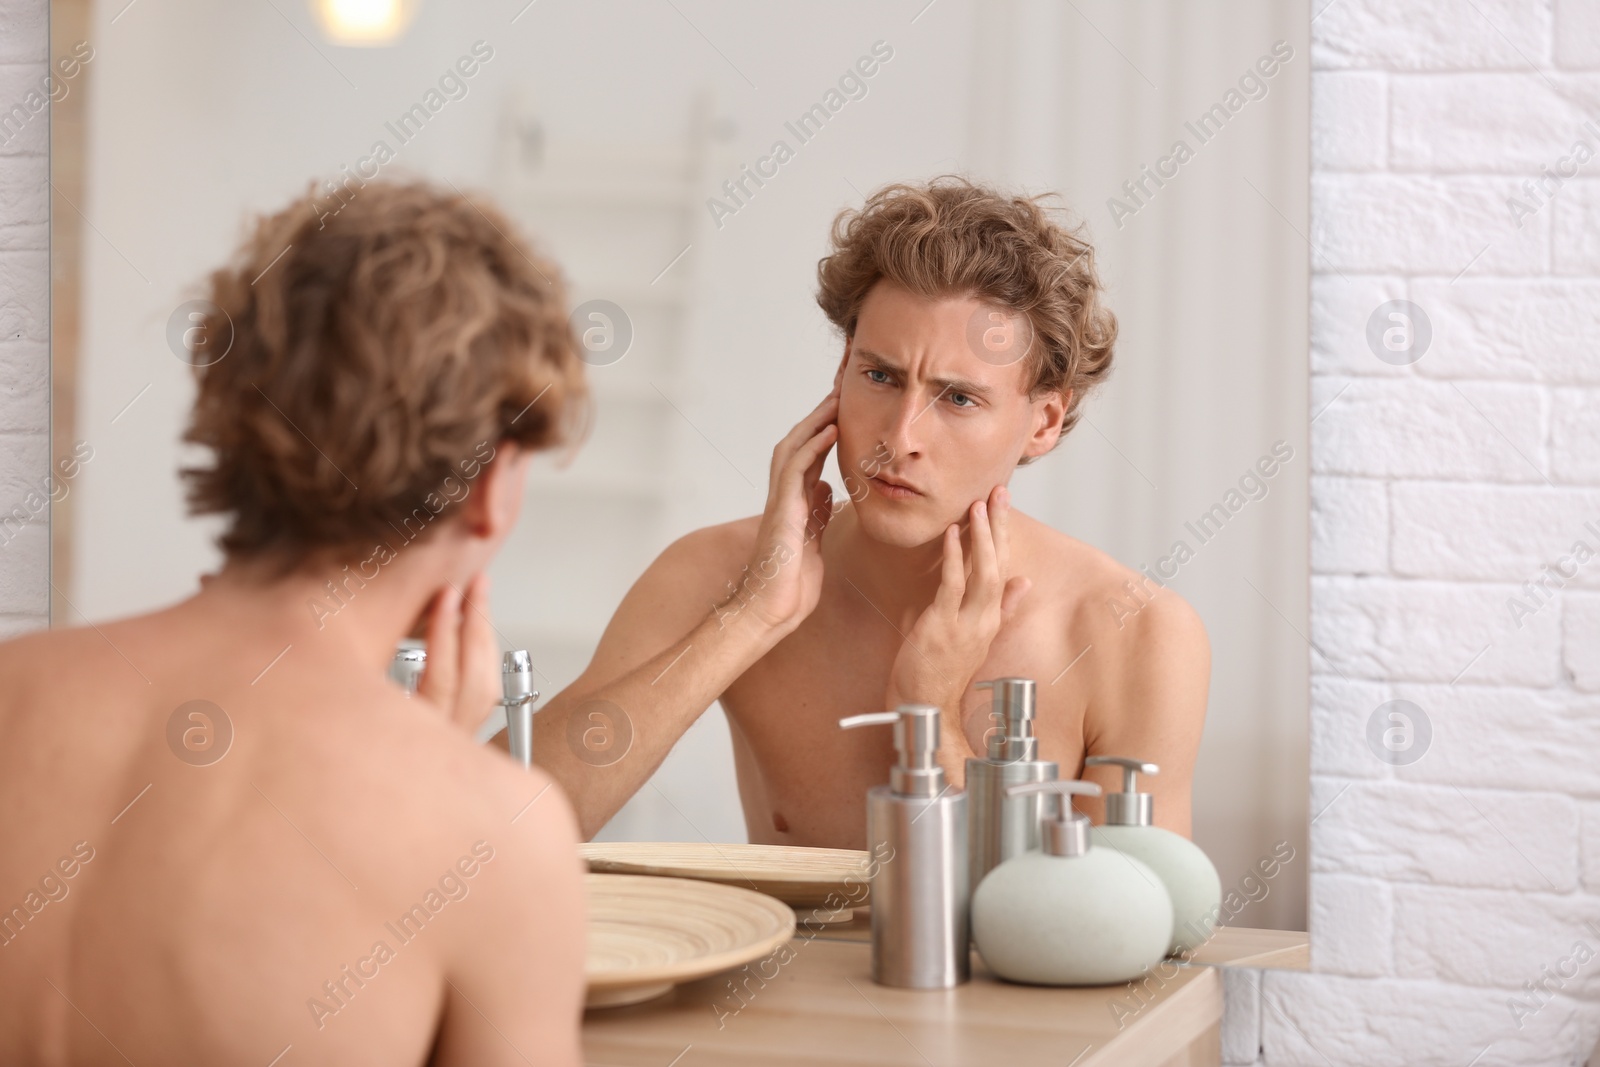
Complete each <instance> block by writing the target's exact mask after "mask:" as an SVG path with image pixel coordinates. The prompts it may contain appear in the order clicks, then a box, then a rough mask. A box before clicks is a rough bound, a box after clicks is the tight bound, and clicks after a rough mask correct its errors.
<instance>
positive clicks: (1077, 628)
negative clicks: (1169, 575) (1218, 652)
mask: <svg viewBox="0 0 1600 1067" xmlns="http://www.w3.org/2000/svg"><path fill="white" fill-rule="evenodd" d="M1012 522H1013V527H1012V530H1013V532H1012V560H1013V569H1014V570H1015V569H1019V568H1025V571H1024V573H1026V574H1027V576H1028V577H1029V578H1031V579H1032V580H1033V583H1034V589H1033V591H1032V592H1030V593H1029V594H1028V598H1029V599H1030V600H1032V599H1033V598H1034V597H1039V598H1040V601H1042V602H1045V603H1048V604H1050V605H1051V606H1052V607H1054V608H1055V609H1056V610H1058V611H1060V612H1061V616H1062V617H1061V622H1062V623H1063V624H1064V625H1066V626H1067V627H1068V628H1070V629H1071V630H1072V631H1074V632H1075V633H1076V634H1078V635H1081V636H1082V637H1083V638H1084V639H1086V640H1088V641H1091V642H1092V641H1097V640H1098V641H1101V642H1103V643H1104V644H1105V646H1106V647H1107V648H1113V647H1119V646H1120V647H1124V648H1127V647H1130V646H1133V645H1149V644H1151V643H1156V644H1160V645H1164V646H1167V645H1172V644H1177V645H1185V646H1192V645H1194V644H1195V643H1196V642H1198V643H1199V644H1200V645H1202V646H1203V647H1207V648H1209V645H1207V644H1206V633H1205V624H1204V623H1203V622H1201V620H1200V615H1199V613H1198V612H1196V611H1195V609H1194V607H1193V606H1192V605H1191V604H1190V603H1189V602H1188V601H1187V600H1186V599H1184V597H1183V596H1182V595H1181V594H1180V593H1178V592H1177V591H1176V590H1174V589H1172V588H1171V587H1169V586H1164V585H1161V584H1159V583H1158V582H1157V581H1156V580H1155V579H1153V578H1151V577H1149V576H1148V575H1146V574H1144V573H1142V572H1140V571H1137V570H1134V569H1133V568H1132V567H1129V566H1127V565H1126V564H1124V563H1122V562H1120V561H1119V560H1117V559H1116V558H1115V557H1113V556H1112V555H1111V554H1110V553H1108V552H1106V551H1104V550H1102V549H1099V548H1096V547H1095V546H1093V545H1091V544H1088V543H1086V542H1084V541H1080V540H1078V539H1077V538H1075V537H1071V536H1069V535H1067V534H1064V533H1062V532H1061V531H1059V530H1056V529H1054V528H1052V527H1050V526H1047V525H1045V524H1044V523H1042V522H1040V521H1038V520H1037V519H1034V518H1032V517H1031V516H1028V515H1025V514H1023V513H1021V512H1020V511H1013V512H1012ZM1019 548H1020V549H1022V550H1023V552H1022V553H1020V554H1019V552H1018V549H1019Z"/></svg>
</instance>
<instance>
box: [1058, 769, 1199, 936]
mask: <svg viewBox="0 0 1600 1067" xmlns="http://www.w3.org/2000/svg"><path fill="white" fill-rule="evenodd" d="M1083 762H1084V765H1085V766H1087V767H1098V766H1116V767H1121V768H1122V792H1120V793H1109V794H1107V795H1106V824H1105V825H1104V826H1097V827H1095V828H1094V830H1093V831H1092V833H1091V836H1092V837H1093V838H1094V843H1095V844H1097V845H1105V846H1107V847H1108V848H1114V849H1116V850H1117V851H1119V852H1122V853H1123V854H1125V855H1128V856H1133V857H1135V858H1137V859H1140V860H1142V861H1144V863H1145V864H1146V865H1147V866H1148V867H1150V868H1151V869H1152V870H1154V871H1155V872H1156V874H1158V875H1160V877H1161V881H1162V882H1163V883H1165V885H1166V887H1167V894H1168V895H1169V896H1171V897H1172V944H1171V945H1170V946H1169V947H1168V952H1169V953H1180V952H1191V951H1193V950H1194V949H1195V948H1197V947H1199V946H1200V945H1202V944H1204V943H1205V941H1206V940H1207V939H1209V938H1210V937H1211V932H1212V930H1213V929H1215V926H1216V921H1217V918H1218V917H1219V916H1220V915H1221V914H1222V910H1221V904H1222V879H1220V878H1218V877H1217V868H1216V867H1215V866H1213V865H1212V863H1211V860H1210V859H1209V858H1208V857H1207V856H1206V854H1205V853H1204V852H1202V851H1201V850H1200V846H1199V845H1196V844H1195V843H1194V842H1193V841H1190V840H1189V839H1188V838H1187V837H1184V836H1183V835H1182V834H1175V833H1173V832H1172V831H1171V830H1167V829H1164V828H1162V827H1160V826H1154V825H1152V823H1151V820H1152V818H1153V817H1154V813H1155V807H1154V801H1153V798H1152V797H1151V796H1150V794H1149V793H1140V792H1137V791H1136V786H1137V782H1136V781H1135V779H1136V777H1137V776H1138V775H1140V774H1156V773H1158V772H1160V770H1161V768H1160V767H1158V766H1156V765H1155V764H1154V763H1143V762H1140V761H1139V760H1133V759H1126V758H1124V757H1122V756H1090V757H1089V758H1088V759H1086V760H1084V761H1083Z"/></svg>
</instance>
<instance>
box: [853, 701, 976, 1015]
mask: <svg viewBox="0 0 1600 1067" xmlns="http://www.w3.org/2000/svg"><path fill="white" fill-rule="evenodd" d="M890 724H892V725H893V726H894V747H895V753H896V759H895V765H894V769H893V770H892V771H890V773H889V784H888V785H879V786H873V787H872V788H871V789H869V790H868V791H867V848H868V849H869V850H870V852H871V855H872V856H873V857H875V858H876V859H877V860H878V863H877V865H876V868H875V870H874V872H873V875H872V980H873V981H874V982H877V983H878V984H880V985H886V986H898V987H900V988H902V989H948V988H950V987H951V986H955V985H959V984H961V983H962V982H965V981H966V980H967V979H968V978H969V977H971V960H970V956H969V952H968V944H967V941H968V934H967V930H968V928H967V903H968V901H967V894H968V885H967V795H966V794H965V793H964V792H962V791H961V790H959V789H952V788H950V787H949V785H948V783H947V782H946V781H945V774H944V769H943V768H941V767H940V766H939V763H938V761H937V760H936V759H935V753H937V752H938V749H939V709H938V708H937V707H934V706H933V705H931V704H901V705H900V706H899V707H898V708H897V709H895V710H894V711H883V712H874V713H872V714H870V715H853V716H851V717H850V718H847V719H840V720H839V725H840V726H841V727H843V728H845V729H850V728H853V727H857V726H877V725H890Z"/></svg>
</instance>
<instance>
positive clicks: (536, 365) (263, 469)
mask: <svg viewBox="0 0 1600 1067" xmlns="http://www.w3.org/2000/svg"><path fill="white" fill-rule="evenodd" d="M347 191H348V190H347ZM330 207H335V208H336V210H333V211H330V210H329V208H330ZM515 232H516V231H515V228H514V227H513V226H512V225H511V223H510V222H509V221H508V220H507V219H506V218H505V216H504V215H503V214H501V213H500V212H499V211H498V210H497V209H496V208H494V207H493V206H492V205H490V204H488V203H477V202H474V201H473V200H472V199H468V198H466V197H463V196H461V195H459V194H457V193H455V192H447V191H443V190H435V189H433V188H431V187H429V186H428V185H427V184H425V183H422V182H397V181H393V180H383V181H369V182H367V183H365V184H364V185H362V186H361V187H360V188H359V189H357V190H355V191H354V193H353V195H350V197H349V199H347V200H340V201H337V202H334V203H332V204H330V203H329V201H328V198H327V197H325V196H324V197H319V196H318V194H317V192H316V183H315V182H313V183H312V184H311V185H310V187H309V188H308V189H307V191H306V193H305V194H304V195H303V196H302V197H300V198H299V199H297V200H296V201H295V202H293V203H291V204H290V205H289V206H287V207H285V208H284V209H283V210H281V211H279V212H277V213H276V214H274V215H271V216H264V217H259V218H258V219H257V220H256V224H255V227H254V232H253V233H251V234H250V236H249V237H248V238H247V239H246V240H245V241H244V243H243V244H242V245H241V246H240V248H239V249H238V251H237V252H236V253H235V255H234V257H233V261H232V262H231V263H230V264H229V265H227V266H225V267H223V268H221V269H219V270H216V271H215V272H213V273H212V274H211V275H210V279H209V286H208V288H207V293H206V297H207V299H206V301H205V304H204V305H203V306H205V307H206V311H205V312H204V313H203V318H202V320H201V321H200V323H199V326H200V328H201V329H202V330H203V331H204V334H203V336H205V337H208V338H221V339H223V340H227V341H228V344H227V347H226V350H225V351H224V353H223V355H222V356H221V357H220V358H218V359H217V360H216V361H215V362H212V363H210V364H209V365H204V366H200V365H197V366H196V367H195V376H196V379H197V384H198V395H197V396H196V398H195V402H194V409H193V411H192V413H191V416H190V420H189V425H188V427H187V429H186V430H185V432H184V435H183V439H184V440H185V441H187V442H190V443H193V444H198V445H203V446H205V447H206V448H208V449H210V451H211V462H210V464H209V465H206V466H196V467H186V468H184V469H183V470H182V472H181V476H182V478H183V481H184V483H185V486H186V489H187V495H188V501H189V510H190V514H194V515H203V514H212V513H217V514H223V515H227V516H229V517H230V520H231V521H230V522H229V524H228V526H227V528H226V530H225V532H224V533H223V534H222V535H221V537H220V539H219V544H220V546H221V547H222V549H223V551H224V552H225V553H226V554H227V556H228V557H229V559H262V558H270V559H272V560H275V561H276V563H277V564H278V565H279V569H281V570H283V571H288V570H293V569H294V568H295V567H297V566H304V565H308V564H309V563H311V562H314V561H316V560H320V559H322V558H325V557H329V556H331V557H333V558H334V559H335V560H339V559H341V558H343V559H348V558H351V557H352V556H353V555H355V554H356V553H359V552H362V551H371V550H372V549H373V547H374V546H375V545H377V544H380V543H384V544H392V543H393V542H394V541H396V540H399V541H401V542H402V543H403V542H404V541H408V540H411V539H412V538H411V536H410V535H409V534H410V531H413V530H416V529H418V528H419V527H420V528H425V529H428V530H431V529H432V528H433V527H434V525H436V524H435V523H434V520H435V519H437V518H439V517H441V516H442V515H444V514H446V513H447V512H449V511H450V510H451V508H452V507H453V505H454V504H456V503H458V502H459V500H460V499H464V497H465V490H462V491H461V493H460V496H457V494H456V493H455V492H452V491H451V486H452V484H455V485H458V486H459V485H460V484H462V482H463V480H466V481H470V478H471V477H472V476H474V475H476V474H477V473H478V471H479V469H480V467H481V464H480V463H478V462H477V461H480V460H484V457H485V456H492V455H493V454H494V449H495V447H497V446H498V445H499V444H500V443H501V442H502V441H505V440H512V441H515V442H517V443H518V444H520V445H522V446H523V447H525V448H529V449H543V448H549V447H554V446H556V445H560V444H569V445H572V446H573V447H575V446H576V444H577V443H579V442H580V441H581V440H582V438H583V436H584V435H585V434H586V433H587V428H588V409H587V401H588V389H587V386H586V383H585V380H584V375H583V364H582V361H581V359H580V358H579V356H578V346H577V342H576V338H575V337H574V336H573V331H572V328H571V326H570V325H569V323H568V318H567V316H568V309H567V291H566V286H565V283H564V282H563V280H562V279H561V276H560V274H559V272H558V270H557V268H556V267H555V265H554V264H553V263H551V262H550V261H548V260H545V259H543V258H540V257H539V256H537V255H536V254H534V253H533V251H532V250H531V249H530V248H529V247H528V246H527V245H526V243H525V242H523V241H522V240H520V239H518V238H515V237H512V236H510V235H511V234H513V233H515ZM230 339H231V340H230ZM452 480H454V481H453V482H452Z"/></svg>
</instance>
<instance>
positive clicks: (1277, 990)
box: [1224, 0, 1600, 1067]
mask: <svg viewBox="0 0 1600 1067" xmlns="http://www.w3.org/2000/svg"><path fill="white" fill-rule="evenodd" d="M1312 4H1313V13H1314V15H1315V16H1316V17H1315V19H1314V21H1313V22H1312V26H1311V32H1312V67H1313V74H1312V131H1313V132H1312V137H1313V145H1312V153H1313V155H1312V169H1313V178H1312V184H1313V189H1312V233H1311V240H1312V243H1313V245H1314V248H1313V249H1312V250H1310V251H1309V253H1308V254H1310V255H1311V257H1312V258H1311V263H1312V269H1313V272H1314V275H1313V282H1312V374H1313V382H1312V410H1313V412H1317V411H1321V414H1320V415H1318V416H1317V418H1316V420H1315V422H1313V424H1312V427H1311V429H1312V470H1313V476H1312V484H1311V496H1312V554H1311V555H1312V570H1313V578H1312V607H1311V612H1312V622H1311V639H1312V641H1313V642H1314V644H1315V646H1316V649H1317V651H1316V652H1314V653H1313V658H1312V664H1313V672H1314V675H1315V677H1314V680H1313V686H1312V752H1311V766H1312V775H1313V783H1312V805H1311V810H1312V812H1313V815H1314V822H1313V824H1312V878H1311V915H1312V918H1311V925H1312V949H1313V965H1314V968H1315V970H1316V972H1318V973H1315V974H1311V975H1303V974H1295V973H1292V972H1273V971H1268V972H1261V973H1259V974H1252V975H1251V976H1250V977H1249V978H1245V977H1236V978H1233V979H1231V980H1230V983H1229V992H1230V993H1232V994H1236V995H1235V1001H1236V1002H1239V1001H1248V1002H1249V1003H1248V1004H1244V1005H1240V1006H1238V1007H1235V1006H1233V1005H1230V1018H1229V1024H1230V1034H1229V1040H1228V1043H1227V1047H1226V1048H1225V1057H1224V1058H1225V1061H1226V1062H1229V1063H1251V1062H1256V1063H1260V1064H1265V1065H1270V1067H1288V1065H1300V1064H1305V1065H1325V1064H1330V1063H1332V1064H1362V1065H1381V1064H1397V1065H1401V1064H1403V1065H1406V1067H1419V1065H1426V1064H1439V1065H1441V1067H1444V1065H1449V1067H1466V1065H1468V1064H1473V1065H1474V1067H1487V1065H1489V1064H1518V1065H1524V1064H1581V1063H1583V1062H1585V1060H1586V1059H1587V1057H1588V1056H1589V1053H1590V1051H1591V1050H1592V1049H1593V1047H1594V1045H1595V1042H1596V1036H1597V1031H1600V1011H1597V1009H1596V1004H1595V1001H1596V999H1597V998H1600V895H1597V894H1600V771H1597V769H1596V763H1597V758H1600V697H1597V696H1596V695H1595V694H1596V693H1600V593H1596V592H1595V591H1594V590H1597V589H1600V536H1597V535H1596V534H1595V533H1593V532H1590V531H1587V530H1585V529H1584V524H1585V523H1586V522H1590V521H1593V522H1594V523H1595V525H1596V527H1597V528H1600V137H1596V136H1595V135H1594V134H1592V133H1589V132H1587V131H1585V130H1583V129H1582V126H1583V122H1584V121H1585V119H1586V118H1593V119H1594V120H1595V122H1596V126H1597V128H1600V0H1556V2H1554V3H1551V2H1550V0H1544V2H1540V0H1331V2H1330V0H1312ZM1318 12H1320V14H1319V13H1318ZM1579 138H1583V139H1584V140H1586V141H1588V142H1589V144H1590V146H1591V147H1592V148H1594V149H1595V150H1596V152H1597V156H1596V158H1595V159H1594V160H1592V161H1591V162H1590V163H1589V164H1588V165H1587V166H1585V167H1584V168H1583V169H1582V170H1580V171H1579V174H1578V176H1577V177H1576V178H1575V179H1570V180H1568V181H1567V182H1566V184H1565V185H1564V186H1562V187H1561V188H1560V189H1559V190H1558V191H1557V192H1556V193H1555V196H1554V200H1553V201H1552V202H1551V203H1548V204H1546V205H1545V206H1544V207H1542V208H1541V209H1539V210H1538V211H1537V212H1536V213H1535V214H1534V215H1533V216H1532V217H1529V218H1527V219H1525V220H1524V221H1523V225H1522V226H1521V227H1520V228H1519V227H1518V226H1516V225H1515V223H1514V222H1513V219H1512V215H1511V212H1510V210H1509V208H1508V207H1507V204H1506V200H1507V197H1509V196H1512V195H1521V185H1522V183H1523V182H1524V181H1525V180H1528V179H1536V178H1537V177H1538V176H1539V173H1540V170H1541V168H1543V167H1545V166H1547V165H1551V166H1553V165H1554V164H1555V163H1556V161H1557V160H1558V159H1560V158H1561V157H1562V156H1564V155H1566V154H1567V153H1568V152H1569V151H1570V150H1571V147H1572V143H1573V141H1575V140H1577V139H1579ZM1392 299H1407V300H1410V301H1412V302H1414V303H1415V304H1417V305H1418V306H1420V307H1421V308H1422V310H1423V311H1424V312H1425V313H1426V314H1427V316H1428V317H1429V320H1430V321H1431V324H1432V327H1433V338H1432V342H1431V345H1430V347H1429V349H1428V350H1427V352H1426V353H1425V354H1424V355H1423V357H1422V358H1421V360H1420V361H1419V362H1416V363H1414V364H1412V365H1409V366H1398V367H1397V366H1392V365H1390V364H1388V363H1385V362H1382V361H1380V360H1379V359H1378V358H1377V357H1376V356H1375V355H1374V353H1373V352H1372V350H1371V349H1370V348H1369V347H1368V345H1367V341H1366V325H1367V320H1368V317H1369V316H1370V315H1371V314H1372V312H1373V311H1374V310H1375V309H1376V308H1377V307H1378V305H1379V304H1380V303H1382V302H1384V301H1387V300H1392ZM1324 405H1327V406H1326V409H1325V410H1323V407H1324ZM1580 539H1582V540H1585V541H1587V542H1588V544H1589V546H1590V547H1591V548H1593V549H1595V550H1596V553H1597V556H1596V558H1595V559H1594V560H1593V561H1591V562H1590V563H1588V564H1586V565H1581V566H1579V567H1578V568H1577V573H1576V574H1575V575H1573V576H1572V577H1571V578H1570V579H1567V580H1565V581H1558V582H1556V583H1555V585H1554V587H1553V588H1552V591H1551V593H1550V596H1549V603H1547V604H1544V605H1543V606H1538V609H1537V610H1536V611H1534V612H1533V613H1532V614H1531V615H1528V616H1526V617H1524V618H1522V619H1521V620H1520V621H1521V626H1520V627H1519V626H1517V625H1516V621H1515V620H1514V619H1513V617H1512V613H1511V612H1510V611H1509V610H1508V608H1507V601H1508V599H1509V598H1511V597H1514V596H1524V595H1525V593H1524V590H1523V588H1522V587H1523V583H1524V582H1527V581H1529V580H1531V579H1535V578H1536V577H1537V576H1538V574H1539V572H1540V571H1541V570H1542V568H1543V567H1544V565H1545V564H1547V563H1552V562H1554V561H1556V560H1557V559H1558V558H1560V557H1561V556H1563V555H1564V554H1566V553H1568V552H1569V550H1570V549H1571V548H1572V545H1573V542H1575V541H1577V540H1580ZM1568 569H1569V570H1570V569H1571V568H1570V567H1569V568H1568ZM1533 606H1537V605H1536V604H1534V603H1533V602H1530V607H1533ZM1394 699H1404V700H1409V701H1413V702H1415V703H1416V704H1417V705H1419V706H1420V707H1422V708H1423V709H1424V711H1425V713H1426V714H1427V716H1428V718H1429V721H1430V722H1431V725H1432V730H1433V736H1432V739H1431V742H1430V744H1429V747H1428V749H1427V752H1426V754H1425V755H1424V756H1423V758H1422V759H1420V760H1419V761H1417V762H1414V763H1410V764H1407V765H1404V766H1394V765H1391V764H1390V763H1388V762H1385V761H1383V760H1380V759H1379V758H1377V756H1376V755H1375V754H1374V752H1373V751H1372V749H1371V748H1370V747H1369V744H1368V742H1367V722H1368V719H1369V717H1370V716H1371V715H1372V713H1373V711H1374V710H1375V709H1376V708H1378V707H1379V706H1380V705H1381V704H1383V703H1384V702H1386V701H1389V700H1394ZM1586 922H1594V923H1595V924H1596V925H1595V927H1594V928H1593V929H1591V928H1589V927H1586V926H1585V923H1586ZM1580 942H1582V943H1584V944H1585V945H1586V948H1587V950H1590V951H1592V952H1593V958H1592V959H1588V961H1587V962H1586V963H1583V964H1582V965H1581V966H1580V965H1578V964H1577V963H1576V959H1575V957H1574V949H1575V946H1576V945H1577V944H1578V943H1580ZM1585 955H1586V956H1587V953H1585ZM1564 959H1566V960H1572V961H1573V962H1570V963H1568V964H1565V965H1564V964H1563V960H1564ZM1562 966H1565V967H1566V970H1567V971H1568V972H1572V971H1573V970H1574V968H1576V973H1573V974H1572V977H1571V978H1570V980H1567V981H1565V982H1564V983H1561V982H1560V979H1559V978H1558V979H1557V980H1556V982H1555V983H1552V982H1550V981H1549V979H1548V978H1547V977H1546V976H1547V975H1549V974H1552V973H1554V972H1553V971H1551V970H1547V968H1560V967H1562ZM1541 979H1543V980H1545V982H1546V984H1547V986H1548V987H1549V988H1550V995H1549V996H1544V995H1541V996H1540V997H1539V998H1538V999H1537V1000H1532V999H1528V998H1529V994H1528V992H1527V990H1526V989H1525V988H1524V983H1529V982H1540V981H1541ZM1252 985H1254V987H1255V988H1256V989H1258V990H1259V992H1257V993H1253V990H1252ZM1512 998H1521V999H1524V1000H1527V1002H1528V1004H1529V1005H1530V1012H1529V1013H1527V1014H1524V1015H1523V1017H1522V1019H1521V1026H1520V1027H1519V1026H1518V1024H1517V1021H1516V1019H1514V1017H1513V1014H1512V1011H1511V1008H1510V1007H1509V1006H1508V1000H1510V999H1512ZM1541 1001H1547V1002H1546V1003H1543V1004H1542V1006H1539V1004H1540V1002H1541ZM1533 1007H1537V1010H1536V1011H1533V1010H1531V1009H1532V1008H1533ZM1252 1021H1254V1023H1255V1024H1256V1025H1258V1026H1259V1027H1260V1029H1259V1052H1257V1050H1256V1049H1254V1048H1252V1047H1251V1045H1252V1044H1253V1043H1252V1042H1250V1041H1248V1040H1247V1034H1246V1031H1247V1028H1248V1027H1249V1025H1250V1024H1251V1022H1252ZM1257 1056H1258V1057H1259V1058H1257Z"/></svg>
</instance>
